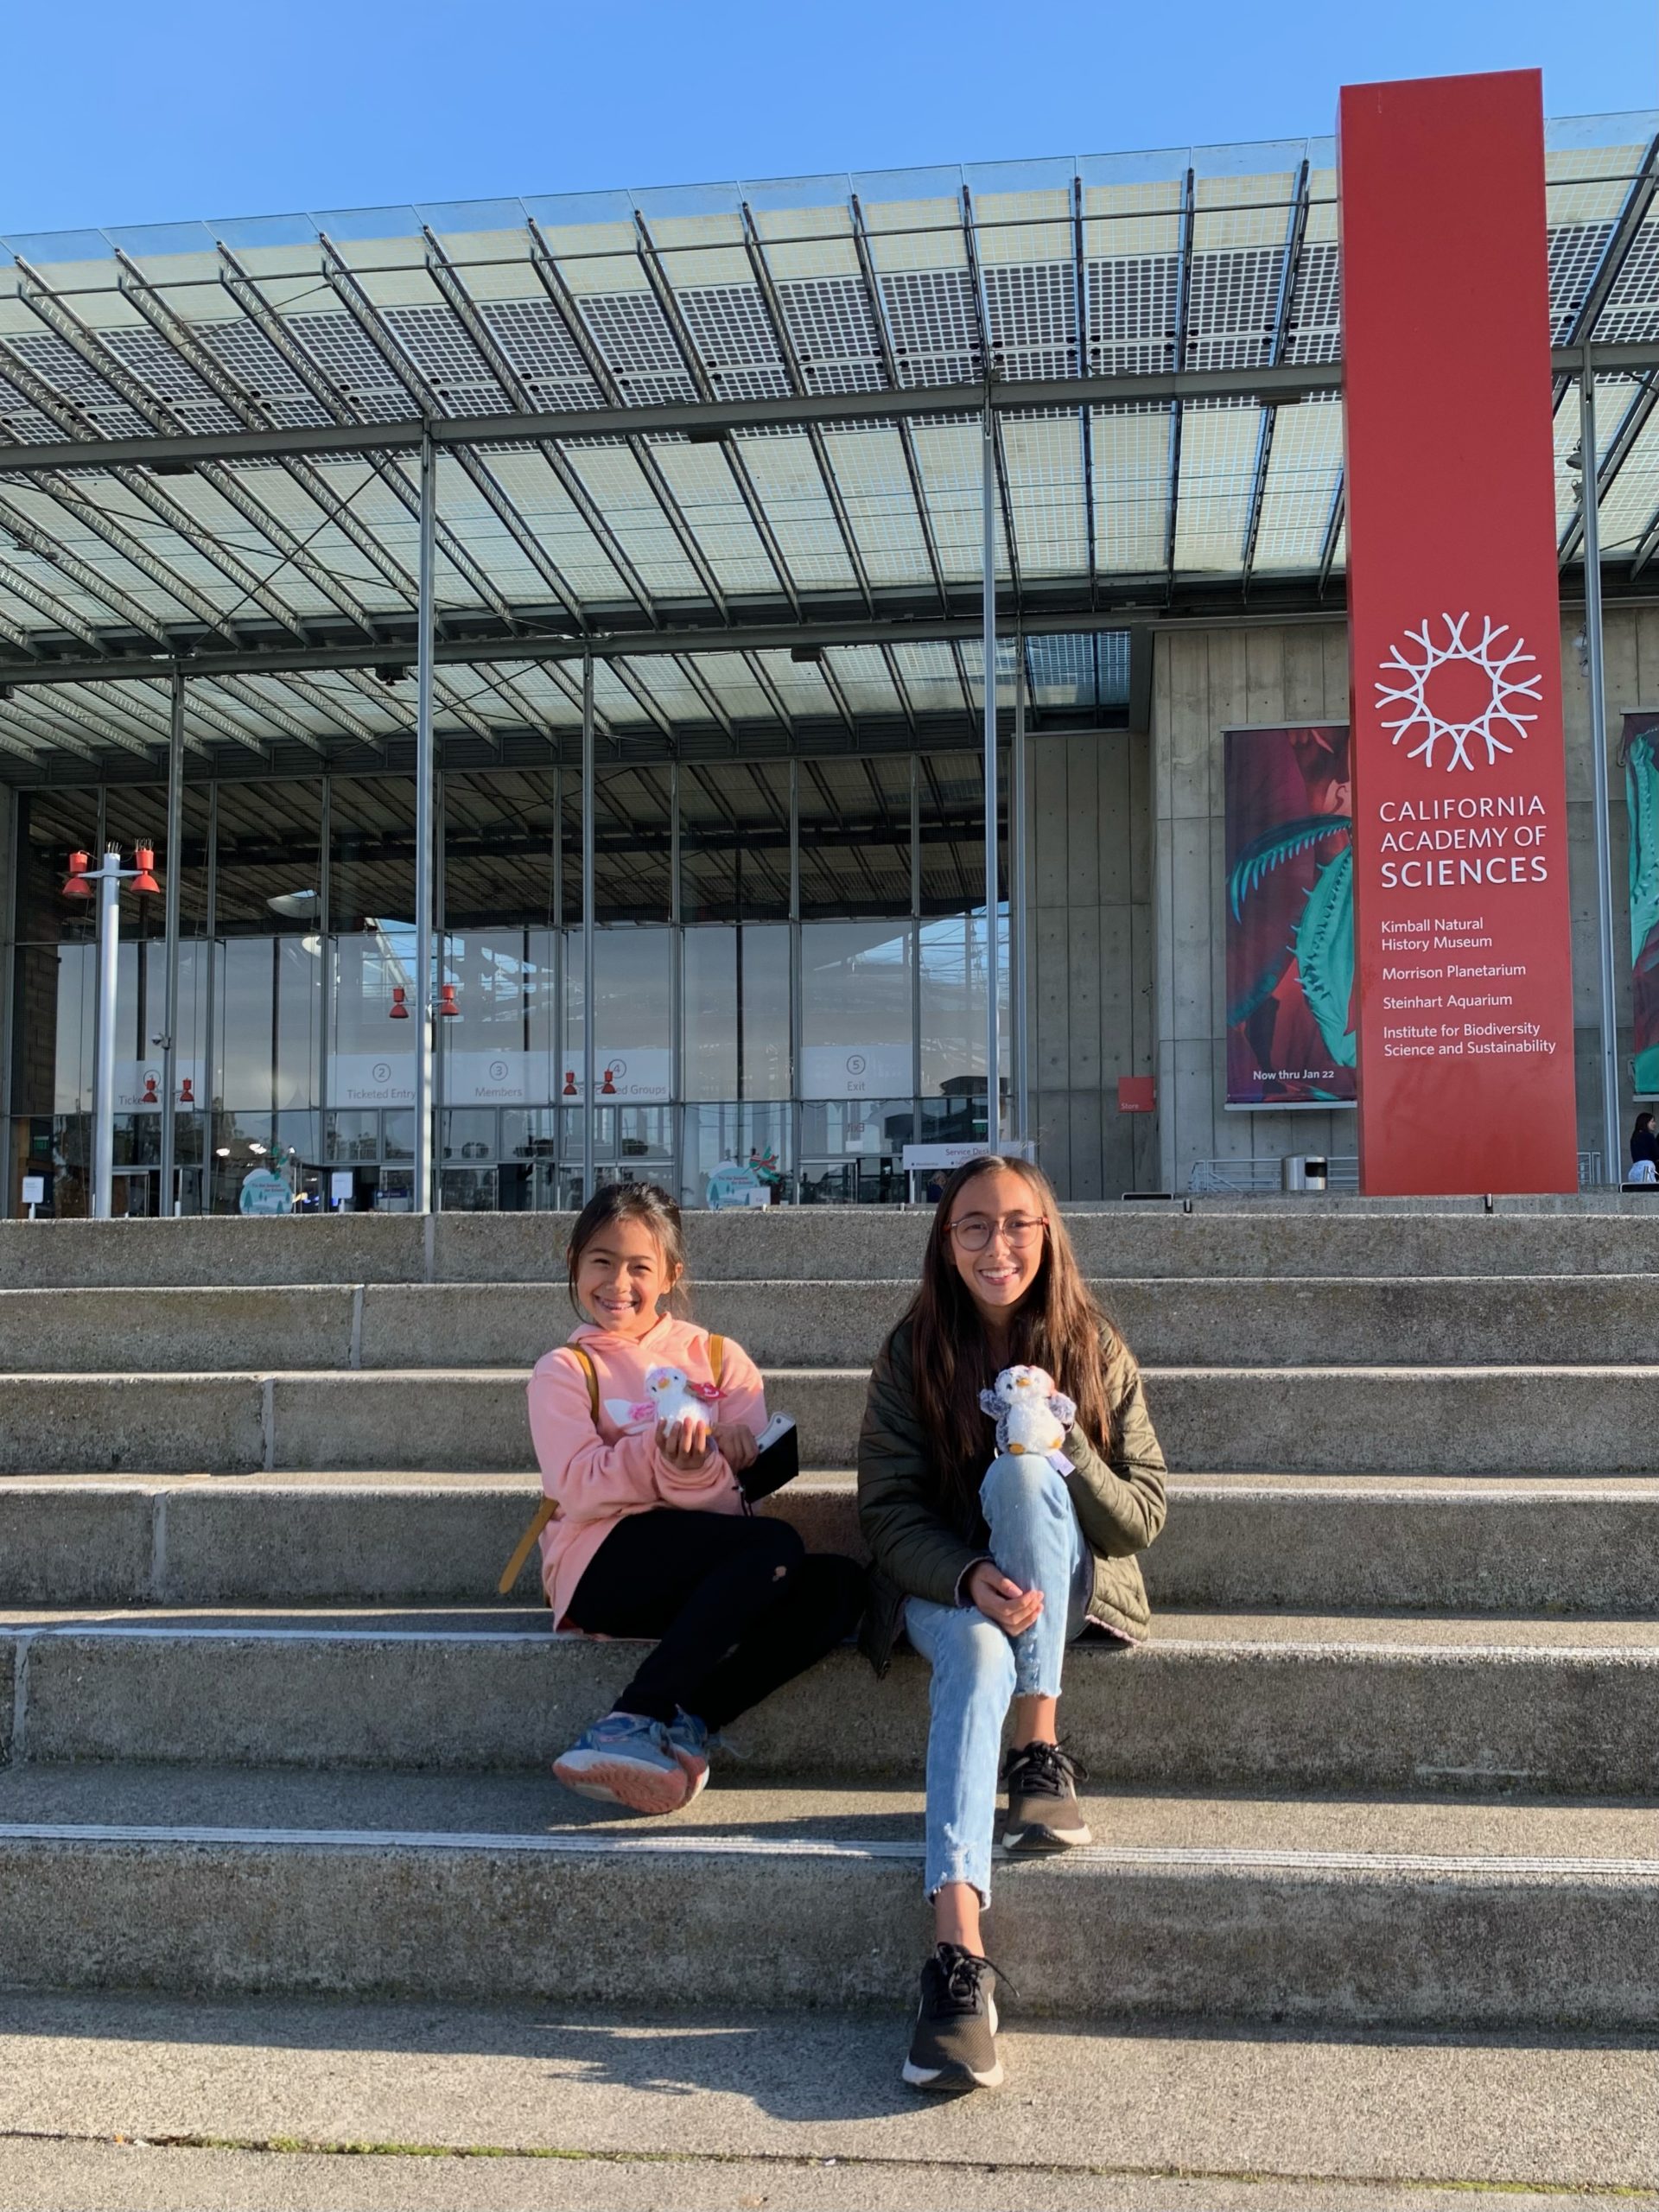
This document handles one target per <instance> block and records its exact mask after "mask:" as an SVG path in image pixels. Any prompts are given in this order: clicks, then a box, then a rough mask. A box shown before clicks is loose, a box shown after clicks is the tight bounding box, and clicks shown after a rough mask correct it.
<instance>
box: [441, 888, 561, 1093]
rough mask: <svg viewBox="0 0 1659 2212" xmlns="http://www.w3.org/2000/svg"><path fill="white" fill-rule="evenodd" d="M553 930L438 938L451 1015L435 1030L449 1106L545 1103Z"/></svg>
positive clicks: (549, 1079) (549, 1078) (550, 1072)
mask: <svg viewBox="0 0 1659 2212" xmlns="http://www.w3.org/2000/svg"><path fill="white" fill-rule="evenodd" d="M557 942H558V940H557V938H556V934H555V932H554V931H551V930H523V929H513V930H468V931H465V932H464V933H463V932H461V931H451V932H450V934H449V936H448V938H446V939H445V940H444V949H443V975H442V980H443V981H444V982H446V983H448V984H449V985H450V986H452V988H453V989H454V1004H455V1007H456V1009H457V1013H456V1015H455V1017H454V1019H453V1020H451V1019H447V1018H446V1019H445V1020H443V1021H442V1022H441V1023H440V1025H439V1029H438V1040H439V1043H440V1045H441V1046H442V1051H443V1054H444V1066H443V1096H444V1097H445V1099H446V1101H448V1103H449V1104H451V1105H453V1106H458V1107H459V1106H518V1105H543V1104H550V1103H552V1101H553V1099H554V1098H555V1096H556V1095H557V1094H556V1083H555V1069H554V1066H553V1056H552V1042H553V1026H554V1025H553V1013H554V1005H555V998H556V986H555V972H554V966H553V960H554V952H555V948H556V944H557Z"/></svg>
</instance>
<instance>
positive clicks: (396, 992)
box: [386, 983, 409, 1021]
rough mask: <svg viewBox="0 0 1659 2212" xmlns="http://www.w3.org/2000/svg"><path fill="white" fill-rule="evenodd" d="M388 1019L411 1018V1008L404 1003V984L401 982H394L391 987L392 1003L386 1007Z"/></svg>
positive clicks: (400, 1019)
mask: <svg viewBox="0 0 1659 2212" xmlns="http://www.w3.org/2000/svg"><path fill="white" fill-rule="evenodd" d="M386 1019H387V1020H388V1021H407V1020H409V1008H408V1007H406V1006H405V1005H404V986H403V985H402V984H401V983H394V984H393V985H392V987H391V1005H390V1006H389V1007H387V1008H386Z"/></svg>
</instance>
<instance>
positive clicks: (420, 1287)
mask: <svg viewBox="0 0 1659 2212" xmlns="http://www.w3.org/2000/svg"><path fill="white" fill-rule="evenodd" d="M1093 1287H1094V1289H1095V1291H1096V1295H1097V1296H1098V1297H1099V1298H1100V1299H1101V1300H1102V1301H1103V1304H1104V1305H1105V1306H1106V1308H1107V1310H1108V1311H1109V1313H1111V1314H1112V1316H1113V1317H1114V1319H1116V1322H1117V1324H1118V1325H1119V1327H1120V1328H1121V1329H1122V1331H1123V1332H1124V1335H1125V1336H1126V1337H1127V1338H1128V1341H1129V1343H1130V1344H1133V1345H1134V1347H1135V1351H1136V1353H1137V1354H1138V1356H1139V1357H1141V1359H1142V1360H1143V1361H1145V1362H1146V1363H1147V1364H1149V1365H1152V1366H1181V1367H1211V1366H1217V1365H1225V1366H1228V1367H1242V1366H1252V1367H1255V1366H1259V1367H1304V1366H1325V1365H1332V1366H1357V1365H1358V1366H1377V1365H1380V1366H1396V1365H1414V1364H1415V1363H1417V1362H1419V1361H1421V1359H1423V1358H1424V1357H1432V1359H1433V1362H1434V1363H1435V1364H1436V1365H1437V1366H1441V1367H1451V1366H1457V1365H1460V1364H1463V1363H1473V1364H1479V1363H1491V1362H1497V1363H1506V1364H1511V1365H1528V1364H1532V1363H1541V1362H1543V1361H1546V1360H1547V1361H1548V1363H1550V1364H1552V1365H1555V1366H1562V1365H1569V1364H1576V1363H1588V1364H1593V1365H1608V1364H1612V1363H1626V1362H1628V1363H1632V1364H1639V1363H1642V1362H1643V1360H1645V1359H1646V1358H1647V1357H1648V1355H1649V1351H1650V1349H1651V1346H1652V1343H1653V1317H1652V1313H1651V1311H1650V1309H1649V1304H1648V1300H1649V1297H1650V1295H1651V1289H1650V1282H1649V1278H1648V1277H1646V1276H1644V1275H1606V1274H1601V1275H1573V1276H1560V1275H1547V1276H1546V1275H1525V1276H1516V1275H1465V1276H1428V1277H1423V1278H1404V1279H1402V1278H1393V1277H1374V1276H1351V1275H1332V1276H1291V1277H1285V1278H1278V1279H1275V1278H1271V1277H1256V1276H1217V1277H1214V1278H1192V1279H1187V1280H1175V1279H1170V1278H1161V1277H1157V1276H1153V1277H1148V1278H1142V1279H1140V1280H1135V1279H1130V1278H1124V1279H1122V1280H1110V1279H1101V1280H1098V1281H1096V1283H1095V1284H1094V1286H1093ZM914 1291H915V1283H914V1281H913V1279H909V1280H906V1279H902V1278H901V1279H899V1280H897V1281H880V1280H872V1281H861V1282H858V1283H856V1284H849V1283H847V1282H836V1281H800V1280H797V1279H793V1278H784V1279H782V1280H779V1281H705V1282H702V1283H701V1284H699V1286H698V1287H697V1293H696V1314H697V1318H698V1319H700V1320H701V1321H702V1322H703V1323H704V1324H705V1325H707V1326H709V1328H711V1329H716V1330H719V1331H721V1332H723V1333H724V1334H725V1335H727V1336H729V1337H731V1338H734V1340H735V1341H736V1342H738V1343H739V1344H743V1345H745V1346H746V1347H747V1350H748V1351H749V1352H750V1353H751V1354H752V1355H753V1357H754V1358H755V1359H757V1360H758V1361H760V1363H762V1364H763V1365H771V1366H800V1367H851V1366H861V1365H864V1364H866V1363H868V1361H869V1360H870V1359H872V1358H873V1357H874V1354H875V1352H876V1350H877V1348H878V1346H879V1345H880V1343H881V1340H882V1338H884V1337H885V1336H886V1334H887V1331H888V1330H889V1329H890V1328H891V1327H892V1326H893V1323H894V1322H895V1321H896V1320H898V1319H899V1316H900V1314H902V1313H904V1311H905V1309H906V1306H908V1305H909V1303H910V1301H911V1299H912V1296H913V1294H914ZM575 1319H576V1316H575V1313H574V1311H573V1309H572V1307H571V1305H570V1301H569V1295H568V1294H567V1292H566V1291H565V1289H564V1288H563V1286H557V1287H555V1286H553V1285H550V1284H547V1283H541V1282H528V1283H514V1282H497V1283H366V1284H364V1283H358V1284H348V1283H337V1284H336V1283H313V1284H298V1283H295V1284H285V1285H278V1286H269V1285H262V1286H256V1287H249V1286H247V1285H220V1286H214V1287H197V1288H194V1289H156V1290H150V1291H147V1292H146V1293H145V1294H143V1297H142V1298H137V1297H135V1295H134V1294H133V1293H132V1292H131V1291H130V1290H96V1289H80V1290H13V1291H0V1360H3V1363H4V1365H5V1366H6V1367H7V1368H8V1369H10V1370H13V1371H16V1372H23V1373H26V1372H29V1371H30V1370H50V1371H52V1372H54V1373H80V1374H86V1373H101V1372H103V1371H105V1370H107V1369H108V1367H109V1364H110V1360H111V1351H112V1348H114V1347H117V1346H118V1347H119V1349H120V1356H121V1357H122V1358H123V1360H124V1361H125V1362H127V1363H130V1366H131V1368H132V1369H134V1370H138V1371H143V1372H146V1373H149V1374H162V1373H175V1374H176V1373H181V1372H184V1373H189V1372H195V1371H199V1370H200V1368H201V1367H202V1365H203V1363H204V1359H205V1358H207V1357H211V1360H212V1363H213V1365H214V1366H216V1367H219V1368H259V1367H261V1366H263V1365H265V1364H267V1363H269V1362H270V1361H271V1360H272V1359H273V1358H277V1357H280V1359H281V1360H282V1363H283V1366H284V1368H286V1369H289V1370H297V1369H307V1368H320V1369H348V1368H370V1369H379V1368H419V1367H442V1368H463V1367H496V1368H499V1367H517V1366H524V1367H530V1366H533V1365H534V1363H535V1362H536V1361H537V1359H539V1358H540V1357H541V1356H542V1354H543V1352H544V1351H547V1349H548V1348H549V1346H550V1345H551V1344H562V1343H563V1341H564V1340H565V1338H567V1337H568V1336H569V1333H570V1331H571V1328H572V1327H573V1325H575Z"/></svg>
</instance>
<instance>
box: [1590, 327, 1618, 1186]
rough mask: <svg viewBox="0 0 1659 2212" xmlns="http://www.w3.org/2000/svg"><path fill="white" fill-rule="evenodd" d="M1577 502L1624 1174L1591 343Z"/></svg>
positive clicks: (1612, 1158)
mask: <svg viewBox="0 0 1659 2212" xmlns="http://www.w3.org/2000/svg"><path fill="white" fill-rule="evenodd" d="M1579 458H1580V461H1582V463H1583V468H1582V471H1581V474H1580V486H1581V489H1580V506H1581V510H1582V512H1583V516H1584V647H1585V658H1586V662H1587V663H1588V665H1589V672H1590V760H1591V776H1592V781H1593V784H1594V789H1595V802H1596V976H1597V997H1598V999H1599V1009H1598V1010H1599V1015H1600V1022H1601V1051H1600V1057H1601V1172H1602V1176H1603V1179H1604V1180H1605V1181H1606V1182H1609V1183H1612V1184H1618V1183H1620V1182H1622V1181H1623V1180H1624V1147H1623V1146H1622V1144H1621V1142H1620V1139H1619V1114H1618V999H1617V996H1616V988H1617V986H1616V983H1615V980H1614V970H1613V851H1612V824H1611V820H1610V819H1609V811H1608V801H1607V677H1606V668H1605V663H1604V660H1603V655H1602V634H1601V514H1600V504H1601V503H1600V496H1599V484H1598V481H1597V473H1596V376H1595V369H1594V365H1593V364H1592V360H1591V358H1590V348H1589V346H1586V347H1585V349H1584V362H1583V366H1582V368H1581V370H1580V375H1579Z"/></svg>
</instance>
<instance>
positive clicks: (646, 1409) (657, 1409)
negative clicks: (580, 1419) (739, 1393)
mask: <svg viewBox="0 0 1659 2212" xmlns="http://www.w3.org/2000/svg"><path fill="white" fill-rule="evenodd" d="M720 1395H721V1393H720V1392H719V1391H718V1390H717V1389H715V1385H714V1384H713V1383H694V1382H692V1381H691V1379H690V1376H688V1375H687V1374H686V1371H685V1370H684V1369H683V1367H650V1368H647V1369H646V1370H645V1396H644V1397H643V1398H641V1399H640V1400H639V1402H638V1403H637V1404H636V1403H634V1402H632V1401H631V1400H629V1399H627V1398H607V1399H606V1401H605V1410H606V1412H607V1414H609V1415H610V1417H611V1419H612V1420H613V1421H614V1422H615V1423H616V1425H617V1427H619V1428H632V1427H636V1426H637V1425H639V1423H641V1422H644V1421H650V1422H652V1424H653V1425H654V1424H655V1423H657V1422H658V1421H666V1422H667V1423H668V1425H669V1427H673V1426H674V1425H675V1424H676V1422H677V1421H686V1420H691V1421H712V1420H713V1418H714V1408H715V1404H716V1402H718V1400H719V1398H720Z"/></svg>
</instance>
